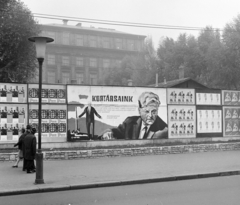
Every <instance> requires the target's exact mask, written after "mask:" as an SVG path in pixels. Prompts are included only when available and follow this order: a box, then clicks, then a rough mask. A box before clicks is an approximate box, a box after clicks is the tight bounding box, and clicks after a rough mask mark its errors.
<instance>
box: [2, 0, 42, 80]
mask: <svg viewBox="0 0 240 205" xmlns="http://www.w3.org/2000/svg"><path fill="white" fill-rule="evenodd" d="M0 31H1V32H0V81H1V82H27V81H28V80H29V79H31V78H33V77H34V75H35V73H36V68H37V66H36V55H35V46H34V44H33V43H31V42H29V41H28V38H29V37H31V36H36V35H38V33H39V32H40V29H39V28H38V25H37V23H36V21H35V20H34V18H33V16H32V14H31V12H30V11H29V10H28V9H27V7H26V6H25V5H24V4H23V3H22V2H20V1H18V0H0Z"/></svg>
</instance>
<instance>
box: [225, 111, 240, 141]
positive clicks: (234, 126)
mask: <svg viewBox="0 0 240 205" xmlns="http://www.w3.org/2000/svg"><path fill="white" fill-rule="evenodd" d="M223 113H224V116H223V126H224V133H223V136H225V137H229V136H240V129H239V126H240V107H238V106H237V107H223Z"/></svg>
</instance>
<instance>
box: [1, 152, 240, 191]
mask: <svg viewBox="0 0 240 205" xmlns="http://www.w3.org/2000/svg"><path fill="white" fill-rule="evenodd" d="M239 156H240V151H228V152H206V153H194V154H176V155H174V154H169V155H151V156H137V157H114V158H98V159H81V160H58V161H57V160H56V161H44V181H45V184H41V185H34V182H35V174H26V173H25V172H23V171H22V170H21V169H22V167H19V168H17V169H15V168H11V166H12V165H13V163H10V162H0V173H1V177H0V184H1V186H0V196H1V195H6V194H21V193H29V192H44V191H52V190H63V189H64V190H67V189H72V188H86V187H88V188H89V187H96V186H102V185H109V184H111V185H113V184H117V185H120V184H123V183H137V182H139V180H142V181H144V180H145V182H146V181H150V180H153V181H154V180H156V179H157V180H159V179H164V178H169V177H170V178H172V179H175V178H176V177H181V176H189V175H199V174H200V175H204V174H208V173H218V172H229V171H236V170H238V171H240V160H239Z"/></svg>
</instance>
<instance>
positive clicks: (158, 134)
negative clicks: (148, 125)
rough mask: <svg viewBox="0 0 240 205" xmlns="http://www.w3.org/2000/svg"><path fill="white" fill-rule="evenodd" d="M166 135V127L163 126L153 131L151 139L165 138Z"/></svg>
mask: <svg viewBox="0 0 240 205" xmlns="http://www.w3.org/2000/svg"><path fill="white" fill-rule="evenodd" d="M167 136H168V128H167V127H165V128H164V129H163V130H159V131H157V132H155V133H154V135H153V137H152V139H166V138H167Z"/></svg>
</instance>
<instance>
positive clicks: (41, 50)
mask: <svg viewBox="0 0 240 205" xmlns="http://www.w3.org/2000/svg"><path fill="white" fill-rule="evenodd" d="M28 40H29V41H31V42H34V43H35V45H36V54H37V58H38V59H39V58H44V57H45V51H46V43H50V42H53V41H54V39H52V38H49V37H44V36H34V37H30V38H28Z"/></svg>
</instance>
